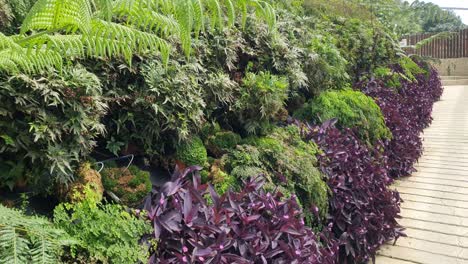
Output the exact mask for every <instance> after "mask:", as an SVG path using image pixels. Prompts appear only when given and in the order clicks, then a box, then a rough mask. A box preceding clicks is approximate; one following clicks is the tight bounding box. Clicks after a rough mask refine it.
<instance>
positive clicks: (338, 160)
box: [304, 120, 402, 263]
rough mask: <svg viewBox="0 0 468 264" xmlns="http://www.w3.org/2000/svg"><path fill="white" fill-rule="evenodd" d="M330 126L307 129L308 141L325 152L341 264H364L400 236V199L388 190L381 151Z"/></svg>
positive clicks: (322, 162)
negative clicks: (312, 141)
mask: <svg viewBox="0 0 468 264" xmlns="http://www.w3.org/2000/svg"><path fill="white" fill-rule="evenodd" d="M334 123H335V121H333V120H331V121H327V122H325V123H324V124H323V125H322V126H320V127H311V128H307V129H305V130H304V131H305V137H306V138H308V139H310V140H314V141H315V142H317V144H318V145H319V146H320V147H321V148H322V149H323V150H324V154H323V155H321V156H320V159H319V160H320V166H321V168H322V170H323V172H324V173H325V174H326V175H327V177H328V186H329V188H330V189H331V191H332V193H333V195H332V196H331V197H330V209H329V214H330V218H329V221H330V223H332V224H333V229H332V230H333V232H334V234H335V237H337V238H339V241H340V245H341V247H340V251H339V263H365V262H367V261H369V260H370V259H371V258H372V257H374V256H375V253H376V252H377V250H378V248H379V246H380V245H382V244H383V243H385V242H387V241H388V240H390V239H394V238H398V237H399V236H400V235H401V234H402V233H401V229H400V227H399V225H398V223H397V221H396V218H397V217H398V214H399V212H400V206H399V205H400V202H401V200H400V197H399V194H398V193H397V192H395V191H392V190H390V189H388V188H387V186H388V185H389V184H390V183H391V182H392V178H390V176H389V175H388V171H387V165H386V157H385V156H384V155H382V154H381V149H382V146H381V145H380V144H376V145H374V146H368V145H366V144H363V143H362V142H361V141H360V140H359V139H358V138H357V137H356V135H355V134H354V133H353V131H352V130H350V129H346V130H344V131H340V130H338V129H337V128H335V127H334Z"/></svg>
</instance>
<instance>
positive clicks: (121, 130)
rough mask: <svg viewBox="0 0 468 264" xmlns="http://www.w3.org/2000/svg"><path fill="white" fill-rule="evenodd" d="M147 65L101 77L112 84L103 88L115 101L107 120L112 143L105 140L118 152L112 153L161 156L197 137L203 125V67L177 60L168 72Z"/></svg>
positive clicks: (155, 64)
mask: <svg viewBox="0 0 468 264" xmlns="http://www.w3.org/2000/svg"><path fill="white" fill-rule="evenodd" d="M148 61H150V62H147V63H143V64H139V65H138V67H136V68H135V69H129V70H128V71H123V73H120V72H119V73H116V72H115V69H113V68H112V67H111V68H110V69H107V71H109V72H110V73H108V75H104V76H103V79H112V78H113V79H114V81H113V82H112V83H111V84H113V85H109V86H107V87H105V88H106V90H105V94H106V96H108V97H110V98H112V100H110V101H111V102H112V103H110V111H109V115H108V116H107V118H106V119H105V125H106V128H107V130H108V132H109V134H110V135H112V138H111V137H107V138H105V140H106V141H107V142H108V143H111V144H109V145H110V146H115V148H114V149H113V150H114V152H117V153H118V152H120V151H122V150H124V149H125V147H126V146H128V145H129V144H131V145H134V146H136V147H137V149H138V151H139V153H141V154H143V153H144V154H148V155H162V154H163V153H165V152H166V151H168V150H171V147H172V146H174V145H175V144H177V143H178V142H180V141H184V140H187V139H189V138H190V137H191V136H192V135H194V134H195V133H196V132H198V131H199V130H200V128H201V126H202V125H203V123H204V121H205V114H204V112H203V110H204V109H205V107H206V104H205V102H204V100H203V93H202V87H201V85H200V83H201V81H202V80H201V79H202V77H203V76H204V75H203V74H202V73H200V72H199V71H200V68H201V66H200V65H199V64H196V63H187V64H181V63H179V62H178V61H176V60H175V59H170V61H169V64H168V65H167V67H164V65H162V63H161V62H159V61H157V60H156V59H149V60H148ZM112 66H113V67H117V65H112ZM103 67H110V66H103ZM114 74H115V75H118V79H117V80H115V78H116V77H115V76H114Z"/></svg>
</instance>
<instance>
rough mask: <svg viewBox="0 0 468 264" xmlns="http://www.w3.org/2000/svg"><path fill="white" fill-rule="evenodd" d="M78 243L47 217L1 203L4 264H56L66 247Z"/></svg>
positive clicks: (0, 252) (1, 258) (0, 236)
mask: <svg viewBox="0 0 468 264" xmlns="http://www.w3.org/2000/svg"><path fill="white" fill-rule="evenodd" d="M74 243H76V241H74V240H72V239H71V238H70V237H69V236H68V234H67V233H66V232H65V231H64V230H63V229H61V228H57V227H54V225H53V224H52V223H51V222H49V221H48V220H47V219H46V218H42V217H36V216H26V215H24V214H23V213H22V212H20V211H18V210H15V209H10V208H6V207H4V206H2V205H0V262H1V263H18V264H26V263H42V264H55V263H58V262H59V259H60V256H61V254H62V252H63V248H64V247H66V246H71V245H73V244H74Z"/></svg>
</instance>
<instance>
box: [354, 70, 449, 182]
mask: <svg viewBox="0 0 468 264" xmlns="http://www.w3.org/2000/svg"><path fill="white" fill-rule="evenodd" d="M420 66H421V67H422V68H426V67H425V65H424V64H420ZM427 70H428V73H427V74H423V73H420V74H417V75H416V81H414V82H411V81H408V80H406V79H401V81H400V85H401V86H400V88H398V89H394V88H393V87H386V86H384V84H383V82H382V81H379V80H374V81H370V82H363V83H360V84H358V87H359V88H361V89H362V90H363V91H364V92H365V93H366V94H368V95H369V96H371V97H373V98H375V100H376V103H377V104H378V105H379V106H380V108H381V109H382V113H383V115H384V117H385V123H386V124H387V126H388V128H389V129H390V130H391V132H392V135H393V138H392V140H390V141H389V142H387V143H386V146H385V154H386V155H387V156H388V158H389V159H388V165H389V171H390V175H391V176H393V177H401V176H408V175H410V174H411V173H412V172H414V163H415V162H416V161H417V159H418V158H419V157H420V156H421V154H422V139H421V136H420V133H421V132H422V130H423V129H424V128H426V127H427V126H428V125H429V124H430V122H431V120H432V119H431V113H432V105H433V103H434V102H435V101H437V100H438V99H439V98H440V96H441V95H442V86H441V82H440V79H439V76H438V74H437V72H436V71H435V69H434V68H432V67H429V68H428V69H427ZM394 71H395V72H398V73H400V74H404V70H403V69H402V67H401V66H400V65H395V66H394Z"/></svg>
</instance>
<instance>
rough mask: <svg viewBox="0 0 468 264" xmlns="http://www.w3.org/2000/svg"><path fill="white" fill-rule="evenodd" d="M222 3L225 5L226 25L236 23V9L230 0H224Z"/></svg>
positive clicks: (230, 25) (231, 25)
mask: <svg viewBox="0 0 468 264" xmlns="http://www.w3.org/2000/svg"><path fill="white" fill-rule="evenodd" d="M224 5H225V6H226V12H227V17H228V26H229V27H233V26H234V24H235V23H236V9H235V7H234V4H233V3H232V1H231V0H224Z"/></svg>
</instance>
